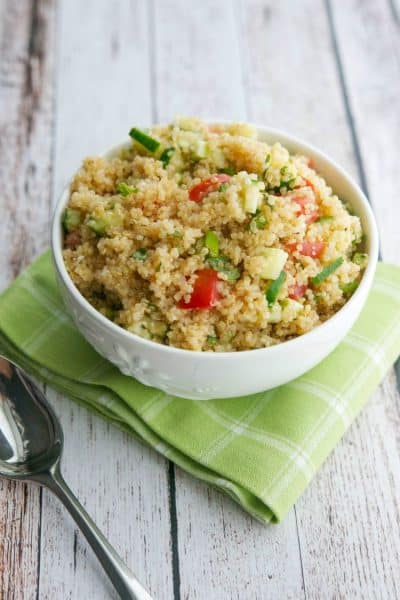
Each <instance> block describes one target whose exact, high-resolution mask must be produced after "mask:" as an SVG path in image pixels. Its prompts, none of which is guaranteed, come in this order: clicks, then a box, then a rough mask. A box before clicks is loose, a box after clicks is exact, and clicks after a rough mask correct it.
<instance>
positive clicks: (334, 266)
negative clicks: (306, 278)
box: [311, 256, 343, 285]
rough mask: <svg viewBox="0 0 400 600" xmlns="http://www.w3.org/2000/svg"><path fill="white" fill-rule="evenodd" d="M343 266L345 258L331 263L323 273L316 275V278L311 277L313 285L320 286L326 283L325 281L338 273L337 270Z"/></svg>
mask: <svg viewBox="0 0 400 600" xmlns="http://www.w3.org/2000/svg"><path fill="white" fill-rule="evenodd" d="M342 264H343V258H342V257H341V256H340V257H339V258H337V259H336V260H334V261H333V262H331V263H330V264H329V265H327V266H326V267H325V269H322V271H321V272H320V273H318V275H315V277H311V283H312V284H313V285H319V284H320V283H322V282H323V281H325V279H327V278H328V277H329V276H330V275H332V273H333V272H334V271H336V269H338V268H339V267H340V265H342Z"/></svg>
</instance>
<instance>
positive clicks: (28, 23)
mask: <svg viewBox="0 0 400 600" xmlns="http://www.w3.org/2000/svg"><path fill="white" fill-rule="evenodd" d="M34 5H35V3H34V2H30V1H29V0H21V1H20V2H12V1H8V2H7V1H3V2H2V3H1V10H0V15H1V21H0V28H1V33H0V44H1V49H0V188H1V194H0V213H1V226H0V232H1V235H0V289H3V288H4V287H5V286H6V285H7V284H8V283H9V282H10V281H11V279H12V278H13V277H15V276H16V275H17V274H18V273H19V272H20V270H21V269H22V268H23V267H24V266H25V265H26V264H27V263H28V262H29V261H30V260H31V258H32V255H33V254H36V253H37V252H38V251H39V250H41V249H42V248H43V246H44V245H45V244H46V228H45V226H44V225H45V223H46V222H47V220H48V215H49V211H50V194H49V183H50V154H51V122H52V74H53V67H54V64H53V55H54V6H53V5H52V3H50V2H42V3H41V4H40V6H34ZM39 527H40V492H39V489H38V488H35V487H33V486H25V485H23V484H19V483H18V484H14V483H12V482H6V481H4V480H3V481H0V598H13V599H14V600H23V599H24V600H31V599H33V598H36V591H37V572H38V547H39Z"/></svg>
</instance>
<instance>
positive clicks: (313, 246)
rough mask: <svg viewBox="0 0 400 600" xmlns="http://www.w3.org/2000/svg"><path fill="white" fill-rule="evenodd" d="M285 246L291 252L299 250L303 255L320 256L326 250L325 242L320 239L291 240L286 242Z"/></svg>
mask: <svg viewBox="0 0 400 600" xmlns="http://www.w3.org/2000/svg"><path fill="white" fill-rule="evenodd" d="M285 248H286V249H287V250H288V251H289V252H295V250H297V251H298V252H299V253H300V254H302V255H303V256H311V258H319V257H320V256H321V254H322V253H323V251H324V250H325V242H320V241H318V240H315V241H312V242H310V241H308V240H304V242H289V243H287V244H286V246H285Z"/></svg>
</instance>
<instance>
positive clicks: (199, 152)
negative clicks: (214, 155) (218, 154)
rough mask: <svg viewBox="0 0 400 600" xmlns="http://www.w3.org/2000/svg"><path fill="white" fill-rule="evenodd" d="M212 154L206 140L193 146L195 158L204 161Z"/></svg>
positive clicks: (199, 141)
mask: <svg viewBox="0 0 400 600" xmlns="http://www.w3.org/2000/svg"><path fill="white" fill-rule="evenodd" d="M209 153H210V150H209V147H208V144H207V142H205V141H204V140H198V141H197V142H196V143H195V144H194V145H193V154H194V155H195V157H196V158H197V159H199V160H200V159H202V158H206V157H207V156H208V155H209Z"/></svg>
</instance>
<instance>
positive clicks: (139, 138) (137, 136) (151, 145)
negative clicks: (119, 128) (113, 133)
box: [129, 127, 160, 152]
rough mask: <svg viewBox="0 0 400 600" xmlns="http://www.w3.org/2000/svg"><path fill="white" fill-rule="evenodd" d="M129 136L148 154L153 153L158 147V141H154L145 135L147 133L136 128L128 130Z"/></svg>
mask: <svg viewBox="0 0 400 600" xmlns="http://www.w3.org/2000/svg"><path fill="white" fill-rule="evenodd" d="M129 135H130V136H131V138H132V139H134V140H135V141H136V142H138V143H139V144H140V145H141V146H143V147H144V148H146V150H148V151H149V152H155V151H156V150H158V148H159V147H160V142H159V141H158V140H155V139H154V138H152V137H151V136H149V135H147V133H145V132H144V131H141V130H140V129H137V128H136V127H133V128H132V129H131V130H130V132H129Z"/></svg>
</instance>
